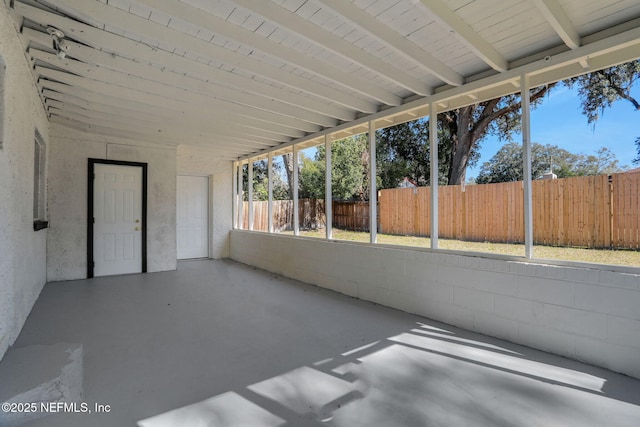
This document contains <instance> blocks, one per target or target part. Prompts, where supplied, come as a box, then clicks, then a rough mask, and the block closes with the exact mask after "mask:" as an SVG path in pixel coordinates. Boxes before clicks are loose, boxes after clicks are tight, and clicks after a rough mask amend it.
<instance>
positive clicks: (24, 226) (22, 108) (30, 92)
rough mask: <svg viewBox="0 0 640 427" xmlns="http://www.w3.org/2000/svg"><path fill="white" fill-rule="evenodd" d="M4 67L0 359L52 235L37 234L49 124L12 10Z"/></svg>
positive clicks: (0, 24)
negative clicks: (37, 190)
mask: <svg viewBox="0 0 640 427" xmlns="http://www.w3.org/2000/svg"><path fill="white" fill-rule="evenodd" d="M0 57H1V58H2V59H1V61H0V63H2V64H0V66H5V67H6V68H5V69H4V70H3V72H2V73H0V74H2V75H3V76H4V77H3V78H4V82H3V86H4V90H3V91H0V93H2V92H3V103H2V105H3V107H2V108H0V111H1V112H2V114H3V117H2V118H1V119H0V120H2V122H3V123H2V125H1V126H0V132H2V135H1V136H0V139H1V140H2V147H3V148H2V149H0V183H1V185H0V359H1V358H2V356H3V355H4V353H5V351H6V350H7V348H8V347H9V346H10V345H12V344H13V342H14V341H15V339H16V338H17V336H18V334H19V333H20V329H21V328H22V325H23V324H24V321H25V320H26V318H27V316H28V314H29V312H30V311H31V307H32V306H33V304H34V303H35V301H36V299H37V297H38V295H39V294H40V291H41V290H42V287H43V285H44V283H45V279H46V253H45V251H46V241H47V234H48V231H47V230H40V231H37V232H36V231H33V191H34V190H33V188H34V185H33V180H34V170H33V169H34V138H35V130H36V129H37V130H38V132H39V133H40V135H41V136H42V138H43V140H44V143H45V144H46V147H47V148H48V146H49V136H48V133H49V130H48V122H47V118H46V116H45V113H44V109H43V107H42V103H41V102H40V99H39V97H38V92H37V90H36V87H35V85H34V82H33V77H32V76H31V72H30V69H29V68H30V67H29V64H28V62H27V60H26V58H25V55H24V50H23V47H22V44H21V43H20V41H19V39H18V36H17V33H16V29H15V27H14V25H13V22H12V21H11V19H10V18H9V16H8V14H7V8H5V7H0Z"/></svg>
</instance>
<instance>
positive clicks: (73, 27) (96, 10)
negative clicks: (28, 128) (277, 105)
mask: <svg viewBox="0 0 640 427" xmlns="http://www.w3.org/2000/svg"><path fill="white" fill-rule="evenodd" d="M59 6H60V7H62V8H64V9H65V10H68V11H71V12H73V13H76V14H81V15H84V16H96V17H100V22H101V23H102V24H103V25H106V26H111V27H114V28H120V29H122V30H124V31H127V32H131V33H135V34H139V35H140V36H142V37H144V38H146V39H151V40H157V41H158V43H162V44H167V45H170V46H176V47H180V48H182V49H184V50H186V51H188V52H191V53H196V54H199V55H202V56H203V57H206V58H210V59H212V60H216V61H219V62H222V63H226V64H227V65H233V66H236V67H238V68H241V69H244V70H247V71H249V72H251V73H253V74H257V75H260V76H262V77H265V78H267V79H269V80H273V81H275V82H278V83H280V84H283V85H285V86H287V87H291V88H294V89H296V90H299V91H303V92H305V93H309V94H312V95H315V96H318V97H320V98H323V99H326V100H329V101H331V102H335V103H338V104H341V105H345V106H351V107H352V108H353V107H354V105H353V104H354V102H357V100H356V99H354V97H352V96H349V95H347V94H345V93H344V92H343V91H339V90H337V89H333V88H331V87H327V86H326V85H322V84H320V83H317V82H314V81H312V80H309V79H306V78H303V77H300V76H298V75H295V74H292V73H284V72H283V71H282V69H280V68H278V67H276V66H273V65H271V64H267V63H266V62H262V61H258V60H256V59H254V58H252V57H251V56H248V55H243V54H241V53H238V52H234V51H231V50H229V49H226V48H224V47H220V46H217V45H215V44H213V43H209V42H207V41H205V40H202V39H199V38H196V37H192V36H190V35H187V34H185V33H182V32H180V31H178V30H175V29H173V28H171V27H167V26H165V25H161V24H158V23H156V22H153V21H150V20H148V19H144V18H141V17H139V16H137V15H134V14H131V13H129V12H126V11H123V10H120V9H117V8H115V7H112V6H108V5H106V4H103V3H100V2H93V1H91V2H87V1H85V0H60V1H59ZM16 10H17V11H18V12H19V13H21V14H23V16H25V17H28V18H29V19H32V20H34V21H35V22H40V23H43V24H46V25H54V26H55V27H56V28H59V29H61V30H62V31H63V32H65V34H70V37H71V38H73V39H76V40H79V41H81V42H83V43H87V44H89V45H92V43H91V40H96V39H99V38H101V37H107V38H110V39H113V38H114V37H116V38H119V39H123V38H122V37H117V36H114V35H113V34H111V33H108V32H106V31H102V30H97V29H96V28H93V27H91V26H89V25H86V24H83V23H80V22H78V21H75V20H71V19H69V18H65V17H61V16H57V15H54V14H51V13H47V12H45V11H42V10H39V9H37V8H34V7H30V6H28V5H25V4H23V3H16ZM85 33H86V34H85ZM87 34H88V35H87ZM117 43H118V45H120V47H118V48H117V49H116V47H115V46H114V47H111V48H107V49H108V50H111V51H114V52H123V53H124V54H126V53H127V50H126V47H125V46H123V43H122V40H119V41H118V42H117ZM125 44H127V45H128V43H125ZM138 45H142V43H138ZM152 49H153V48H152ZM132 56H133V55H132ZM361 102H363V104H362V105H360V106H359V107H360V108H357V110H358V111H365V110H367V109H369V108H370V104H369V103H367V102H365V101H364V100H361Z"/></svg>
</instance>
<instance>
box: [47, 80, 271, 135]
mask: <svg viewBox="0 0 640 427" xmlns="http://www.w3.org/2000/svg"><path fill="white" fill-rule="evenodd" d="M45 91H47V93H50V92H51V91H50V90H48V89H45ZM54 94H55V95H54V96H53V97H47V96H46V95H45V105H46V106H48V107H52V108H56V109H58V110H62V111H67V112H68V113H70V114H80V115H83V116H85V117H87V118H91V119H93V120H96V121H97V122H99V120H100V119H102V118H107V119H108V120H125V121H133V122H138V123H146V124H149V125H155V126H171V127H172V128H175V129H182V130H184V131H189V130H192V129H194V128H197V129H198V130H199V131H200V132H210V133H212V134H215V133H219V132H220V131H221V130H222V131H224V132H223V133H232V134H238V135H243V136H248V137H257V138H267V139H270V140H272V141H282V139H283V137H282V135H276V134H273V133H270V132H268V131H261V130H258V129H254V128H250V127H242V126H240V125H239V124H235V123H229V122H225V121H224V120H219V119H217V118H215V117H212V118H211V119H210V120H207V121H203V122H195V121H184V120H175V119H176V118H175V117H171V116H170V115H167V116H164V117H163V116H161V115H157V114H155V115H154V114H149V113H141V112H136V111H132V110H128V109H124V108H119V109H118V108H116V107H109V106H104V107H103V108H97V107H98V106H97V104H93V103H87V104H89V108H84V107H83V106H80V105H77V103H75V102H73V101H67V102H61V101H59V100H57V98H60V96H58V95H60V94H58V93H54ZM80 101H81V100H80ZM99 110H102V111H99ZM105 110H107V111H105Z"/></svg>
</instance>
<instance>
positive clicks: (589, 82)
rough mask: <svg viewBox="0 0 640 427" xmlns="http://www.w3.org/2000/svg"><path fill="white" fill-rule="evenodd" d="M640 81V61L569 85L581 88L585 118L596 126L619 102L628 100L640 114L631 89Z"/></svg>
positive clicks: (601, 72) (574, 81)
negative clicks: (604, 114) (610, 108)
mask: <svg viewBox="0 0 640 427" xmlns="http://www.w3.org/2000/svg"><path fill="white" fill-rule="evenodd" d="M639 78H640V60H636V61H631V62H627V63H624V64H621V65H617V66H615V67H611V68H606V69H604V70H599V71H594V72H592V73H588V74H583V75H581V76H578V77H574V78H571V79H568V80H566V81H565V84H566V85H567V86H569V87H571V88H573V87H577V88H578V96H579V97H580V103H581V105H582V114H584V115H585V116H586V117H587V121H588V122H589V123H590V124H595V123H596V122H597V121H598V119H599V118H600V115H601V114H603V113H604V111H605V110H606V109H607V108H609V107H611V105H613V103H614V102H616V101H618V100H626V101H628V102H630V103H631V105H633V108H634V109H635V110H636V111H638V110H640V103H638V101H637V100H636V99H635V98H633V97H632V96H631V89H632V88H633V85H634V84H635V83H636V81H638V79H639Z"/></svg>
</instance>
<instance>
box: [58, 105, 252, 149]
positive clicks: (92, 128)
mask: <svg viewBox="0 0 640 427" xmlns="http://www.w3.org/2000/svg"><path fill="white" fill-rule="evenodd" d="M49 121H50V122H51V123H55V124H59V125H62V126H65V127H70V128H72V129H77V130H81V131H83V132H87V133H93V134H98V135H106V136H113V137H119V138H124V139H127V140H139V141H146V142H151V143H162V144H166V145H173V146H177V145H179V144H181V143H182V141H183V138H184V136H183V138H180V139H175V138H172V137H169V136H166V135H153V134H152V133H145V132H141V131H140V129H130V128H127V127H122V128H111V127H108V126H102V125H96V124H94V123H85V122H82V121H80V120H75V119H70V118H67V117H61V116H58V115H55V114H54V115H51V116H50V117H49ZM218 141H219V144H217V147H216V150H218V149H219V150H220V152H221V153H225V154H226V155H228V156H233V157H237V155H238V154H239V153H244V154H248V153H251V152H252V150H253V149H254V147H251V146H249V145H247V146H244V147H237V148H230V147H229V146H228V145H227V144H226V143H225V142H226V141H225V139H224V138H220V139H219V140H218ZM190 144H193V145H201V146H209V147H211V145H212V144H211V137H210V136H208V137H207V138H200V137H195V136H190Z"/></svg>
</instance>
